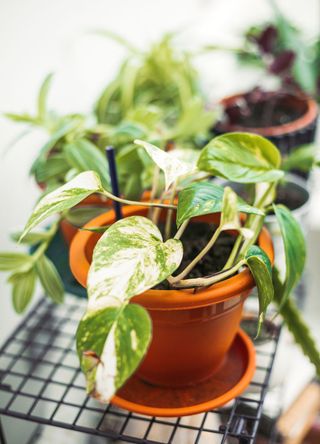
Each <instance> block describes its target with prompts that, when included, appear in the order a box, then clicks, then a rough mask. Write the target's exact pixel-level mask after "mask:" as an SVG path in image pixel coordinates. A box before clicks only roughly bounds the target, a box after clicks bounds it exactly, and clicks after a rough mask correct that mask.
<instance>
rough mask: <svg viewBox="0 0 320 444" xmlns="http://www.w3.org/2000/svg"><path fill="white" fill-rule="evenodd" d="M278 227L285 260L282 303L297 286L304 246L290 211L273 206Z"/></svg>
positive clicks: (304, 257) (303, 258) (303, 261)
mask: <svg viewBox="0 0 320 444" xmlns="http://www.w3.org/2000/svg"><path fill="white" fill-rule="evenodd" d="M273 210H274V213H275V215H276V218H277V222H278V224H279V226H280V230H281V235H282V239H283V245H284V252H285V258H286V277H285V281H284V290H283V295H282V297H283V302H284V301H286V299H287V298H288V297H289V296H290V293H291V291H292V290H293V289H294V287H295V286H296V285H297V284H298V282H299V280H300V277H301V275H302V272H303V269H304V265H305V260H306V244H305V239H304V235H303V232H302V230H301V228H300V225H299V224H298V222H297V221H296V220H295V218H294V217H293V215H292V214H291V212H290V210H288V208H286V207H285V206H284V205H273Z"/></svg>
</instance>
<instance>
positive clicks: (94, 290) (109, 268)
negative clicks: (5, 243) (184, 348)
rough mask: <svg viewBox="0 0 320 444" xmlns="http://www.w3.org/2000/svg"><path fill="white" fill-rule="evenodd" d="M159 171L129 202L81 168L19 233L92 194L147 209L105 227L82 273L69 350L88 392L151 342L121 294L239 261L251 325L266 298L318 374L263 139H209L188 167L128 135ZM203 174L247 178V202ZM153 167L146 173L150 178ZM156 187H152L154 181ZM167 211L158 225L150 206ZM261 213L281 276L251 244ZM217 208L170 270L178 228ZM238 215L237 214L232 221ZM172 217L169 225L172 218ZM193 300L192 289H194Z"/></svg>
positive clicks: (121, 377) (139, 312)
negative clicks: (195, 249)
mask: <svg viewBox="0 0 320 444" xmlns="http://www.w3.org/2000/svg"><path fill="white" fill-rule="evenodd" d="M135 143H136V145H137V146H138V147H139V149H144V150H145V151H146V153H147V154H148V155H149V156H150V158H151V159H152V160H153V161H154V162H155V164H156V165H155V169H161V170H162V171H163V173H164V177H165V188H164V190H163V192H162V195H161V196H157V195H155V194H154V195H153V196H151V200H150V201H148V202H138V203H137V202H133V201H129V200H125V199H122V198H119V197H117V196H114V195H112V194H111V193H110V192H109V191H108V190H107V189H105V188H104V186H103V184H102V182H101V180H100V178H99V176H98V175H97V174H96V173H95V172H93V171H88V172H84V173H81V174H80V175H78V176H77V177H76V178H74V179H72V180H71V181H70V182H69V183H67V184H66V185H64V186H62V187H61V188H58V189H57V190H55V191H53V192H52V193H50V194H47V195H46V196H45V197H44V198H43V199H41V200H40V202H39V203H38V205H37V206H36V207H35V210H34V212H33V214H32V215H31V217H30V219H29V221H28V222H27V225H26V227H25V229H24V231H23V233H22V235H21V240H23V239H25V238H26V236H30V233H31V232H32V230H33V229H34V227H35V226H37V225H38V224H39V223H40V222H42V221H43V220H44V219H46V218H47V217H48V216H50V215H53V214H55V213H61V212H63V211H66V210H68V209H70V208H71V207H73V206H74V205H76V204H77V203H79V202H80V201H81V200H82V199H84V198H85V197H87V196H88V195H90V194H92V193H101V194H102V195H104V196H106V197H108V198H110V199H113V200H115V201H119V202H121V203H123V204H127V205H131V204H135V205H136V204H138V205H140V206H145V207H149V210H150V212H149V215H148V217H142V216H131V217H126V218H123V219H121V220H118V221H116V222H114V223H113V224H112V225H110V226H109V227H104V228H103V229H104V230H105V232H104V233H103V234H102V236H101V238H100V240H99V241H98V242H97V244H96V247H95V249H94V254H93V259H92V264H91V266H90V271H89V275H88V281H87V289H88V306H87V310H86V313H85V314H84V316H83V318H82V320H81V321H80V324H79V326H78V330H77V350H78V354H79V358H80V362H81V367H82V370H83V372H84V373H85V375H86V379H87V389H88V392H89V393H91V394H92V395H93V396H95V397H97V398H98V399H100V400H102V401H104V402H107V401H109V400H110V398H111V397H112V396H113V394H114V393H115V392H116V390H117V389H118V388H119V387H121V386H122V385H123V384H124V382H125V381H126V380H127V379H128V378H129V376H130V375H131V374H132V373H133V372H134V371H135V369H136V368H137V366H138V365H139V363H140V362H141V360H142V359H143V356H144V355H145V353H146V351H147V349H148V346H149V344H150V340H151V335H152V325H151V321H150V318H149V315H148V312H147V311H146V310H145V309H144V308H143V307H141V306H139V305H136V304H133V303H130V299H131V298H132V297H133V296H135V295H138V294H141V293H142V292H144V291H145V290H147V289H150V288H152V287H154V286H156V285H157V284H159V283H160V282H162V281H165V280H166V281H167V282H168V285H169V287H172V288H178V289H183V288H197V287H207V286H210V285H214V284H215V283H217V282H221V281H223V280H224V279H226V278H228V277H229V276H232V275H234V274H236V273H237V272H238V271H239V270H241V269H242V268H243V267H248V268H249V269H250V271H251V273H252V275H253V277H254V279H255V282H256V285H257V289H258V298H259V306H260V314H259V320H258V332H259V329H260V326H261V323H262V322H263V320H264V317H265V314H266V311H267V308H268V306H269V304H270V303H272V302H273V303H275V304H276V305H277V307H278V310H279V311H280V313H281V314H282V316H283V318H284V320H285V321H286V323H287V325H288V327H289V329H290V330H291V331H292V333H293V335H294V337H295V339H296V341H297V343H299V344H300V345H301V347H302V349H303V351H304V352H305V354H306V355H307V356H308V357H309V359H310V360H311V361H312V362H313V363H314V365H315V367H316V370H317V372H318V373H320V354H319V352H318V350H317V348H316V345H315V343H314V341H313V339H312V338H311V336H310V334H309V331H308V328H307V326H306V324H305V323H304V321H303V320H302V318H301V315H300V313H299V311H298V310H297V308H296V307H295V305H294V302H293V301H292V300H291V299H290V293H291V291H292V289H293V288H294V286H295V285H296V284H297V282H298V281H299V278H300V276H301V273H302V271H303V268H304V262H305V255H306V250H305V243H304V238H303V234H302V232H301V229H300V227H299V225H298V223H297V222H296V220H295V219H294V218H293V216H292V215H291V213H290V211H289V210H288V209H287V208H286V207H284V206H283V205H275V204H273V199H274V190H275V187H276V186H277V183H278V181H279V180H281V178H282V177H283V174H284V173H283V171H281V170H280V164H281V156H280V153H279V151H278V149H277V148H276V147H275V146H274V145H273V144H272V143H271V142H269V141H268V140H266V139H264V138H262V137H260V136H257V135H253V134H246V133H230V134H226V135H223V136H219V137H216V138H214V139H213V140H211V141H210V142H209V143H208V144H207V145H206V146H205V147H204V148H203V150H202V151H201V152H200V154H199V158H198V159H197V162H196V163H195V164H193V165H190V164H188V163H185V162H183V161H180V160H177V159H173V158H172V156H170V154H169V153H166V152H164V151H163V150H161V149H159V148H158V147H156V146H154V145H151V144H149V143H147V142H143V141H136V142H135ZM212 175H214V176H219V177H222V178H224V179H228V180H230V181H232V182H239V183H246V184H250V185H251V187H252V189H253V191H254V196H255V197H254V203H253V205H249V204H247V203H246V202H245V201H244V200H242V199H241V198H240V197H238V196H237V195H236V194H235V192H234V191H232V189H231V188H229V187H225V188H223V187H221V186H218V185H216V184H215V183H214V182H212V181H210V180H208V179H209V178H210V177H211V176H212ZM156 180H157V175H155V181H156ZM156 188H157V187H156V186H155V187H154V189H156ZM159 208H164V209H166V210H167V213H166V214H167V215H166V222H165V228H164V230H163V233H162V232H161V229H160V225H159V222H158V212H159V211H158V210H159ZM268 211H274V213H275V214H276V217H277V219H278V222H279V225H280V228H281V233H282V237H283V242H284V247H285V256H286V274H285V277H284V278H283V279H281V278H280V277H279V275H278V273H277V272H273V270H272V266H271V263H270V260H269V258H268V256H267V255H266V254H265V252H264V251H263V250H262V249H261V248H260V247H259V246H258V245H257V244H256V241H257V238H258V235H259V233H260V230H261V227H262V225H263V221H264V217H265V215H266V214H267V213H268ZM212 213H221V217H220V223H219V225H218V226H217V227H216V229H215V231H214V232H213V235H212V237H211V239H210V240H209V241H208V243H207V245H206V246H205V247H204V248H203V250H202V251H201V252H200V253H199V254H198V255H197V256H196V257H194V258H193V259H192V261H191V262H190V263H189V264H188V265H187V266H186V268H185V269H183V270H182V271H181V272H179V273H178V274H176V273H175V271H176V270H177V269H178V267H179V265H180V263H181V261H182V258H183V254H184V248H183V243H182V241H181V239H182V238H183V234H184V231H185V229H186V227H187V225H188V224H190V222H191V221H192V219H193V218H194V217H196V216H200V215H205V214H212ZM240 213H245V214H246V219H245V222H244V223H241V219H240ZM173 216H174V218H175V221H176V227H177V229H176V230H174V234H173V227H172V224H171V221H172V218H173ZM227 230H235V231H236V232H237V233H238V235H237V237H236V239H235V242H234V246H233V249H232V251H231V254H230V256H229V258H228V260H227V261H226V263H225V265H224V267H223V269H222V270H221V271H220V272H218V273H212V274H211V275H209V276H202V277H200V278H190V277H188V275H189V273H190V271H191V270H192V269H193V267H195V266H196V265H197V263H198V262H199V261H200V260H201V258H203V257H204V256H205V255H207V254H210V251H211V250H212V248H214V246H215V243H216V241H217V239H218V238H219V236H220V235H221V233H223V232H225V231H227ZM191 297H194V298H197V293H195V294H194V295H193V296H191Z"/></svg>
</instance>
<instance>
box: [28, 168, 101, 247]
mask: <svg viewBox="0 0 320 444" xmlns="http://www.w3.org/2000/svg"><path fill="white" fill-rule="evenodd" d="M101 190H102V185H101V182H100V178H99V177H98V175H97V174H96V173H95V172H94V171H86V172H85V173H81V174H79V175H78V176H77V177H75V178H74V179H72V180H71V181H70V182H68V183H66V184H65V185H63V186H62V187H60V188H57V189H56V190H54V191H52V192H51V193H49V194H46V195H45V196H44V197H43V198H42V199H41V200H40V201H39V203H38V204H37V205H36V207H35V209H34V211H33V213H32V215H31V216H30V218H29V220H28V222H27V224H26V226H25V229H24V231H23V233H22V235H21V238H20V239H23V238H24V236H25V235H26V234H27V233H29V231H30V230H32V228H34V227H35V226H36V225H38V224H39V223H40V222H42V221H43V220H44V219H46V218H47V217H49V216H51V215H53V214H56V213H58V212H62V211H65V210H68V209H69V208H71V207H73V206H75V205H77V204H78V203H79V202H81V201H82V200H83V199H84V198H86V197H87V196H89V195H90V194H93V193H96V192H99V191H101Z"/></svg>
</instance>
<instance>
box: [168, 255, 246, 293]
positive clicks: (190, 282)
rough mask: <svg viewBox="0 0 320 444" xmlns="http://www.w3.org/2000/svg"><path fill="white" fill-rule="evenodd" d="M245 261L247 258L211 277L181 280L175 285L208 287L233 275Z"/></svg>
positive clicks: (174, 285)
mask: <svg viewBox="0 0 320 444" xmlns="http://www.w3.org/2000/svg"><path fill="white" fill-rule="evenodd" d="M245 263H246V261H245V260H241V261H239V262H238V263H236V264H235V265H234V266H233V267H231V268H229V269H228V270H225V271H221V272H220V273H216V274H215V275H214V276H211V277H207V278H205V277H204V278H195V279H185V280H181V281H179V282H174V283H173V287H176V288H193V287H207V286H208V285H212V284H215V283H217V282H220V281H222V280H223V279H225V278H227V277H229V276H232V275H233V274H234V273H236V272H237V271H238V270H239V268H241V267H242V266H243V265H245ZM169 282H170V281H169ZM170 283H171V282H170Z"/></svg>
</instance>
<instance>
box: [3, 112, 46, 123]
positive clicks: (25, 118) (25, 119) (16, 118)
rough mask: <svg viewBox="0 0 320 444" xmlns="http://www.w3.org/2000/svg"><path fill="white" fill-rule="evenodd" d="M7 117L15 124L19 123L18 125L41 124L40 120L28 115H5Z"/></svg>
mask: <svg viewBox="0 0 320 444" xmlns="http://www.w3.org/2000/svg"><path fill="white" fill-rule="evenodd" d="M5 117H7V118H8V119H10V120H12V121H13V122H18V123H30V124H33V125H36V124H38V123H39V122H38V119H36V118H35V117H33V116H31V115H30V114H27V113H24V114H15V113H5Z"/></svg>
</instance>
